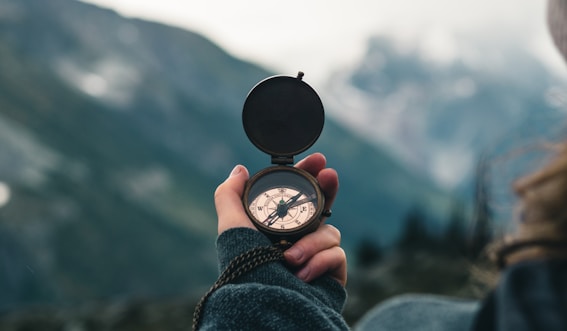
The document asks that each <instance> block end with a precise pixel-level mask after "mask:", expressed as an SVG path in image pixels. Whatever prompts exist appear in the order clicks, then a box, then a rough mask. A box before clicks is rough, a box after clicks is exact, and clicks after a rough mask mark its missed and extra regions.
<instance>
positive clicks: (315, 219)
mask: <svg viewBox="0 0 567 331" xmlns="http://www.w3.org/2000/svg"><path fill="white" fill-rule="evenodd" d="M244 204H245V207H246V212H247V213H248V216H249V217H250V219H251V220H252V222H253V223H254V224H255V225H256V227H257V228H258V229H259V230H260V231H262V232H264V233H267V234H272V235H277V236H278V238H283V237H285V236H286V235H290V236H296V237H297V236H301V235H304V234H306V233H308V232H311V231H313V230H314V229H316V228H317V226H318V225H319V221H320V216H321V212H322V209H323V204H324V197H323V194H322V192H321V189H320V188H319V185H318V184H317V181H316V180H315V178H313V177H312V176H311V175H310V174H309V173H307V172H305V171H303V170H301V169H297V168H294V167H289V166H275V167H270V168H266V169H264V170H263V171H261V172H259V173H257V174H256V175H254V177H252V178H251V179H250V180H249V181H248V184H247V187H246V189H245V192H244Z"/></svg>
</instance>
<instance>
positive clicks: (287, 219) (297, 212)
mask: <svg viewBox="0 0 567 331" xmlns="http://www.w3.org/2000/svg"><path fill="white" fill-rule="evenodd" d="M314 200H316V195H315V194H311V195H306V194H305V193H303V192H301V191H298V190H295V189H293V188H286V187H279V188H272V189H270V190H268V191H266V192H263V193H262V194H260V195H259V196H257V197H256V198H255V199H254V200H253V201H252V203H251V204H250V206H249V209H250V211H251V212H252V214H253V215H254V216H255V218H256V219H258V220H259V221H260V222H261V223H263V224H265V225H266V226H268V227H277V226H279V227H280V228H281V229H282V230H285V229H291V228H295V227H298V226H301V225H302V224H303V223H305V222H306V221H308V220H309V218H310V217H311V216H312V215H313V213H314V212H315V205H314V204H313V203H311V204H310V205H305V206H302V205H304V204H306V203H308V202H313V201H314ZM299 206H301V207H299Z"/></svg>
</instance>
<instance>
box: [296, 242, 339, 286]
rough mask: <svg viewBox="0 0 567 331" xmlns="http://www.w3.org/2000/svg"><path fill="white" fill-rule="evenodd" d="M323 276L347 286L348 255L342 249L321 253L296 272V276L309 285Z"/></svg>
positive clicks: (330, 249)
mask: <svg viewBox="0 0 567 331" xmlns="http://www.w3.org/2000/svg"><path fill="white" fill-rule="evenodd" d="M323 275H328V276H330V277H332V278H334V279H335V280H336V281H337V282H339V283H340V284H341V285H342V286H346V282H347V263H346V254H345V251H344V250H343V249H342V248H341V247H339V246H334V247H332V248H329V249H327V250H324V251H322V252H319V253H318V254H317V255H315V256H314V257H313V258H312V259H310V260H309V261H308V262H307V264H305V265H304V266H303V267H302V268H301V269H300V270H299V271H297V272H296V276H297V277H298V278H299V279H301V280H303V281H304V282H306V283H309V282H311V281H313V280H315V279H317V278H319V277H321V276H323Z"/></svg>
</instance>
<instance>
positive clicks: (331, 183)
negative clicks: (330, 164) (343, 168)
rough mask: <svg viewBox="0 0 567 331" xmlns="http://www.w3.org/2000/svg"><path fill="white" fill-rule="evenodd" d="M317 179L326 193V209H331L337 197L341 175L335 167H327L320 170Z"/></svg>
mask: <svg viewBox="0 0 567 331" xmlns="http://www.w3.org/2000/svg"><path fill="white" fill-rule="evenodd" d="M317 181H318V182H319V186H320V187H321V190H323V193H324V194H325V207H324V209H327V210H331V207H332V205H333V202H335V197H336V196H337V192H338V190H339V176H338V174H337V171H336V170H335V169H331V168H325V169H323V170H321V171H320V172H319V175H318V176H317Z"/></svg>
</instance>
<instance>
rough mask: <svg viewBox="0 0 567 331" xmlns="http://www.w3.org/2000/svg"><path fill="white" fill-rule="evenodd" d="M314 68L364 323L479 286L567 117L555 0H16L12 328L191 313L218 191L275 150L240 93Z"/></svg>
mask: <svg viewBox="0 0 567 331" xmlns="http://www.w3.org/2000/svg"><path fill="white" fill-rule="evenodd" d="M299 70H301V71H304V72H305V77H304V81H306V82H307V83H309V84H310V85H311V86H312V87H313V88H314V89H315V90H316V91H317V92H318V93H319V95H320V96H321V99H322V101H323V104H324V106H325V111H326V115H327V116H326V122H325V128H324V130H323V133H322V135H321V137H320V139H319V140H318V141H317V143H316V144H315V145H314V146H313V147H311V148H310V149H309V150H308V151H307V153H311V152H315V151H319V152H323V153H324V154H325V155H326V156H327V159H328V165H329V166H330V167H333V168H335V169H337V171H338V172H339V176H340V181H341V188H340V192H339V195H338V197H337V200H336V203H335V205H334V208H333V217H332V218H331V219H330V220H329V222H330V223H332V224H334V225H335V226H337V227H338V228H339V229H340V230H341V232H342V237H343V246H344V248H345V250H346V251H347V254H348V256H349V285H348V290H349V299H348V302H347V305H346V308H345V312H344V314H345V318H346V319H347V321H348V322H349V323H351V324H353V323H355V322H356V320H357V319H358V318H360V316H361V315H362V314H363V313H364V312H365V311H367V310H368V309H369V308H370V307H371V306H372V305H374V304H375V303H377V302H380V301H381V300H383V299H385V298H387V297H390V296H392V295H395V294H398V293H405V292H428V293H438V294H446V295H457V296H460V297H463V298H476V297H479V296H481V295H482V294H483V293H484V291H485V290H486V286H485V285H484V283H483V282H481V281H480V280H479V278H478V277H475V276H474V272H472V270H475V268H479V266H481V267H482V266H483V265H482V262H479V261H482V249H483V247H485V245H486V244H487V243H488V242H490V241H491V240H492V239H494V238H497V237H499V236H501V235H502V234H503V233H504V232H505V231H509V230H510V229H511V222H510V221H511V220H512V219H513V218H514V213H513V212H514V208H513V203H514V199H513V196H512V194H511V191H510V183H511V182H512V181H513V180H514V179H515V178H517V177H518V176H520V175H521V174H523V173H526V172H528V171H530V169H533V168H534V167H536V166H537V165H539V164H540V163H541V162H542V161H543V160H544V159H545V157H546V153H545V150H544V149H543V146H544V145H545V143H546V142H548V141H554V140H556V139H558V138H560V137H562V136H563V134H564V131H565V126H564V124H565V123H566V118H565V117H566V116H567V93H566V89H565V88H566V86H567V85H566V78H567V72H566V69H565V68H564V66H563V63H562V61H561V60H560V56H559V55H558V54H557V53H556V51H555V49H554V48H553V45H552V41H551V39H550V38H549V36H548V35H547V30H546V25H545V2H543V1H528V2H524V3H522V4H521V6H519V5H518V4H517V1H514V0H491V1H488V0H476V1H472V0H459V1H455V0H429V1H420V2H415V1H409V0H399V1H396V2H391V1H385V0H384V1H368V0H355V1H349V2H348V3H347V2H344V1H335V0H332V1H322V0H320V1H315V0H314V1H308V2H306V1H300V0H289V1H285V2H277V3H276V2H272V1H260V0H254V1H238V2H235V1H227V0H208V1H181V0H161V1H152V2H150V1H134V0H128V1H125V0H124V1H120V2H117V1H110V0H88V1H76V0H50V1H44V0H0V329H1V330H74V331H77V330H156V329H168V330H185V329H188V328H189V327H190V321H191V317H192V312H193V307H194V305H195V303H196V302H197V300H198V299H199V297H200V296H201V295H202V294H203V293H204V292H205V291H206V290H207V289H208V287H209V286H210V285H211V284H212V283H213V282H214V280H215V279H216V277H217V274H218V271H217V266H216V252H215V246H214V241H215V237H216V217H215V214H214V206H213V192H214V190H215V188H216V186H217V185H218V184H219V183H220V182H222V181H223V180H224V178H226V176H227V175H228V173H229V172H230V170H231V169H232V168H233V166H234V165H235V164H244V165H246V166H247V167H248V168H249V170H250V172H251V173H254V172H256V171H258V170H260V169H262V168H264V167H266V166H269V162H270V158H269V156H267V155H265V154H263V153H262V152H260V151H259V150H257V149H255V147H254V146H253V145H252V144H251V143H250V142H249V141H248V138H247V137H246V135H245V133H244V130H243V128H242V124H241V117H240V116H241V110H242V105H243V102H244V100H245V98H246V95H247V93H248V91H249V90H250V89H251V88H252V87H253V86H254V85H255V84H256V83H257V82H258V81H260V80H262V79H264V78H266V77H269V76H272V75H275V74H284V75H290V76H295V75H296V74H297V72H298V71H299ZM303 156H304V155H303V154H302V155H299V156H297V157H296V160H299V159H300V158H301V157H303ZM471 275H472V276H471Z"/></svg>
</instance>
